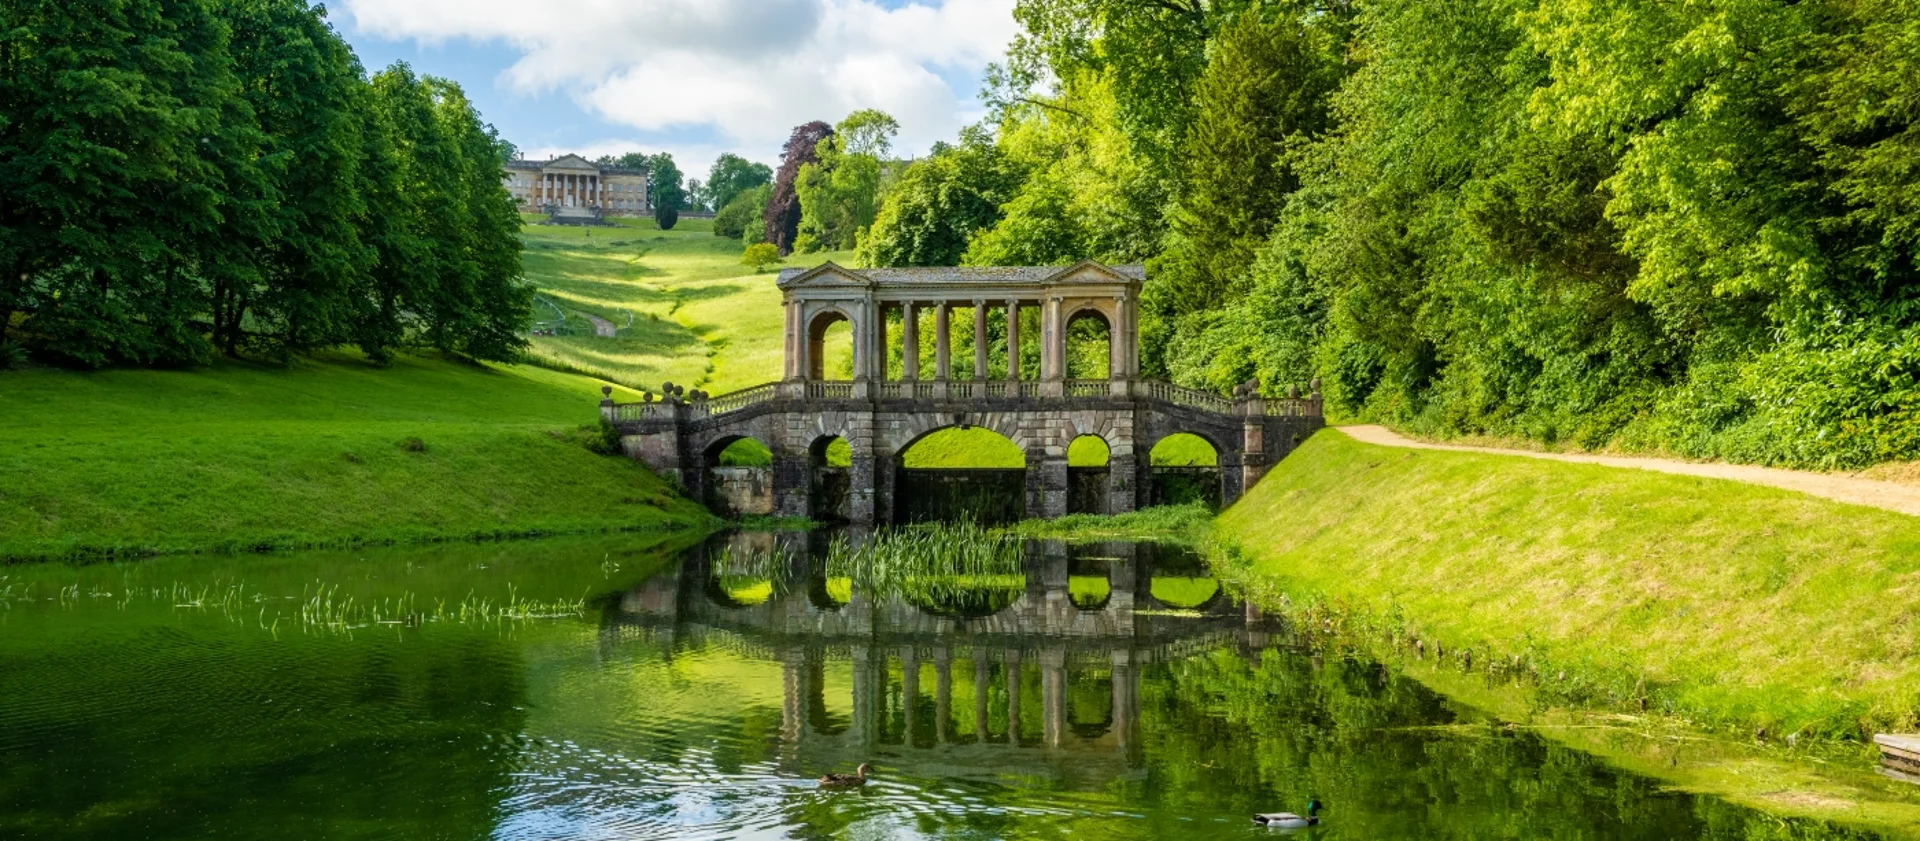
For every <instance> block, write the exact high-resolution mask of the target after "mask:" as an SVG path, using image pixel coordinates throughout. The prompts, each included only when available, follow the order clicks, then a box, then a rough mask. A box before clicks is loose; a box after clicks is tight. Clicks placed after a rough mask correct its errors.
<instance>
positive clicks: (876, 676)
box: [852, 645, 885, 747]
mask: <svg viewBox="0 0 1920 841" xmlns="http://www.w3.org/2000/svg"><path fill="white" fill-rule="evenodd" d="M874 653H875V652H874V650H873V649H871V648H868V647H867V646H864V645H856V646H854V647H853V728H852V729H853V740H854V743H855V744H858V745H860V746H861V747H870V746H872V745H875V744H878V743H879V741H880V738H879V737H880V730H879V728H880V714H879V713H880V711H879V703H880V695H881V692H882V690H884V689H885V687H882V686H877V685H875V684H877V683H878V682H879V681H880V679H881V677H880V670H879V668H878V667H877V666H876V664H875V663H874ZM881 659H882V660H883V661H884V659H885V657H884V655H883V656H882V658H881Z"/></svg>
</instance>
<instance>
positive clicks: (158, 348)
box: [0, 0, 259, 365]
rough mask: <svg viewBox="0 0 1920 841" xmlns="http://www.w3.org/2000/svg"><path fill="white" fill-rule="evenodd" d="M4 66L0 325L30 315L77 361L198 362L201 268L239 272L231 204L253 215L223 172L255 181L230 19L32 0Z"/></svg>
mask: <svg viewBox="0 0 1920 841" xmlns="http://www.w3.org/2000/svg"><path fill="white" fill-rule="evenodd" d="M0 67H4V68H5V69H6V73H5V74H4V80H0V194H4V195H5V196H7V200H6V201H5V202H0V261H4V263H5V267H4V269H0V274H3V276H0V334H4V333H5V331H7V330H8V329H9V328H10V325H11V322H12V321H13V320H14V318H15V317H16V315H17V314H24V330H25V331H27V332H29V333H31V334H33V335H34V337H35V338H36V340H37V343H38V345H39V346H40V347H41V348H42V349H43V350H45V351H47V352H49V353H51V354H53V355H55V356H58V357H61V358H64V359H68V360H72V361H75V362H78V363H81V364H86V365H102V364H106V363H108V362H111V361H115V360H122V359H125V360H134V361H142V362H162V361H164V362H183V361H192V360H195V359H198V358H200V357H202V356H203V355H204V354H205V352H206V349H207V345H206V342H205V339H204V334H202V333H200V332H199V331H196V330H194V329H193V328H192V326H191V325H192V322H193V320H194V318H195V316H196V315H197V314H198V313H200V312H203V311H204V310H205V306H204V305H205V300H206V299H205V296H204V294H203V292H202V288H201V286H200V284H199V282H198V277H197V275H198V273H199V272H201V271H205V270H210V271H228V270H231V269H232V267H231V266H230V265H227V264H226V263H225V261H227V260H230V259H232V257H233V253H232V252H231V251H226V250H223V249H219V248H217V247H216V245H215V243H214V239H215V238H216V237H220V236H223V235H224V234H225V231H224V225H223V222H224V221H225V220H226V219H228V218H229V217H228V216H226V215H225V214H229V213H230V214H232V216H231V218H233V219H235V220H236V221H239V222H241V223H242V224H243V225H245V224H251V222H252V221H254V220H255V219H257V215H256V214H251V213H250V212H249V210H248V209H247V208H244V207H237V206H234V205H233V204H231V203H230V202H229V201H228V196H227V195H226V192H225V185H224V183H223V182H225V181H226V180H227V178H228V177H229V176H231V177H236V178H240V179H242V180H243V181H245V182H248V183H247V185H246V187H245V188H246V189H257V187H258V184H257V180H256V178H255V174H254V173H253V172H252V171H250V166H249V162H250V161H252V160H253V159H254V157H255V154H256V150H257V148H258V143H259V138H258V135H257V132H256V131H255V130H254V129H253V127H252V121H251V118H250V115H248V114H247V113H245V109H246V103H245V102H244V101H242V100H241V99H240V97H239V96H238V93H239V90H238V87H239V83H238V80H237V78H236V77H235V75H234V72H233V62H232V59H231V56H230V55H229V53H228V49H227V29H226V27H225V26H223V25H222V24H221V22H220V21H219V20H218V18H217V17H216V15H215V14H214V11H213V9H212V8H211V7H210V6H209V5H208V4H207V3H205V2H200V0H141V1H139V2H135V1H133V0H130V1H129V2H124V3H115V4H109V5H105V6H95V5H83V4H72V3H61V2H40V0H22V2H14V3H8V4H6V5H5V6H3V7H0ZM250 233H257V232H251V231H250ZM215 251H219V252H221V253H219V254H215V253H213V252H215Z"/></svg>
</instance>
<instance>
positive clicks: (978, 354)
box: [973, 298, 987, 396]
mask: <svg viewBox="0 0 1920 841" xmlns="http://www.w3.org/2000/svg"><path fill="white" fill-rule="evenodd" d="M973 378H974V379H975V380H984V379H986V378H987V300H986V299H985V298H975V299H973ZM975 396H979V395H975Z"/></svg>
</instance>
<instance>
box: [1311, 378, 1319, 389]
mask: <svg viewBox="0 0 1920 841" xmlns="http://www.w3.org/2000/svg"><path fill="white" fill-rule="evenodd" d="M1311 385H1312V386H1313V390H1314V391H1319V390H1320V378H1319V377H1314V378H1313V382H1312V383H1311Z"/></svg>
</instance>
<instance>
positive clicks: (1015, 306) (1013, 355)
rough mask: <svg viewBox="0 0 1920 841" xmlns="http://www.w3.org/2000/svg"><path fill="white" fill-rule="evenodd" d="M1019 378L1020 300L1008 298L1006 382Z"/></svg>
mask: <svg viewBox="0 0 1920 841" xmlns="http://www.w3.org/2000/svg"><path fill="white" fill-rule="evenodd" d="M1019 379H1020V302H1019V301H1015V300H1011V299H1009V300H1008V301H1007V382H1016V381H1018V380H1019ZM1014 396H1018V395H1014Z"/></svg>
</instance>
